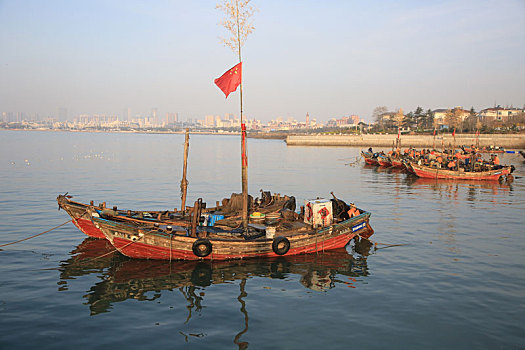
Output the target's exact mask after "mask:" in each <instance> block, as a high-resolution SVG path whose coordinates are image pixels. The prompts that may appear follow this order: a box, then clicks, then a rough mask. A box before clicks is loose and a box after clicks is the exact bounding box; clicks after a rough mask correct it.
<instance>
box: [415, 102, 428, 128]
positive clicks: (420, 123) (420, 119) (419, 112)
mask: <svg viewBox="0 0 525 350" xmlns="http://www.w3.org/2000/svg"><path fill="white" fill-rule="evenodd" d="M414 122H415V123H416V129H423V127H424V122H425V113H424V112H423V108H421V107H419V106H418V107H417V108H416V110H415V111H414Z"/></svg>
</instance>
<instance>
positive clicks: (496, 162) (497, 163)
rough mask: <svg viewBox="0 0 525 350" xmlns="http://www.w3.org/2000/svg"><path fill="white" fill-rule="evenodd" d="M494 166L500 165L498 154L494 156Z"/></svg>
mask: <svg viewBox="0 0 525 350" xmlns="http://www.w3.org/2000/svg"><path fill="white" fill-rule="evenodd" d="M494 165H499V157H498V155H497V154H495V155H494Z"/></svg>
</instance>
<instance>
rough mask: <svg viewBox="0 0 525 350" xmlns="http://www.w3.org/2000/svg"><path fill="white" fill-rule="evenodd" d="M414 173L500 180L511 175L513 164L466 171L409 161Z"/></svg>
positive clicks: (441, 177) (427, 176) (430, 175)
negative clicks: (484, 169)
mask: <svg viewBox="0 0 525 350" xmlns="http://www.w3.org/2000/svg"><path fill="white" fill-rule="evenodd" d="M407 164H409V165H410V167H411V169H412V170H413V171H414V173H415V174H416V175H417V176H419V177H423V178H430V179H458V180H476V181H481V180H499V179H500V178H501V177H504V176H506V175H509V174H510V173H511V172H512V171H513V168H512V166H504V167H501V168H499V169H493V170H486V171H464V169H463V168H460V169H459V170H449V169H444V168H434V167H430V166H426V165H418V164H416V163H414V162H407Z"/></svg>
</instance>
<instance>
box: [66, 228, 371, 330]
mask: <svg viewBox="0 0 525 350" xmlns="http://www.w3.org/2000/svg"><path fill="white" fill-rule="evenodd" d="M353 243H354V244H353V245H352V248H351V251H352V254H354V255H355V256H354V255H352V254H350V253H349V252H348V251H347V250H346V249H345V248H341V249H336V250H330V251H325V252H324V253H323V254H306V255H297V256H289V257H279V258H276V259H248V260H234V261H210V262H209V261H206V262H204V261H174V262H171V263H170V262H168V261H162V260H136V259H128V258H126V257H123V256H121V255H120V254H118V253H115V252H114V251H113V248H112V247H111V245H110V244H109V243H108V242H107V241H105V240H96V239H91V238H86V239H85V240H84V241H83V242H82V243H81V244H79V246H78V247H77V248H76V249H75V250H73V251H72V252H71V253H70V255H71V257H70V258H69V259H68V260H66V261H63V262H61V263H60V267H59V270H60V271H61V273H60V281H59V282H58V284H59V286H60V287H59V290H67V289H68V288H67V283H68V281H69V280H71V279H74V278H75V277H80V276H83V275H88V274H92V273H97V274H98V275H97V277H98V278H100V279H101V280H100V281H99V282H97V283H96V284H95V285H93V286H92V287H91V288H90V289H89V290H88V291H87V294H86V295H85V296H84V298H86V300H87V302H86V304H87V305H89V308H90V312H91V315H97V314H100V313H104V312H110V311H111V309H112V304H114V303H117V302H121V301H125V300H127V299H137V300H145V301H153V300H156V299H158V298H159V297H160V296H161V294H162V291H164V290H169V291H172V290H177V289H178V290H179V291H180V292H181V293H182V295H183V296H184V298H185V299H186V301H187V303H188V305H187V307H188V311H189V316H188V320H189V319H190V318H191V313H192V311H200V310H201V301H202V298H203V297H204V293H199V294H197V293H196V291H197V290H203V289H204V288H205V287H208V286H210V285H212V284H220V283H227V282H232V281H236V280H240V281H241V287H242V286H243V285H244V284H245V283H246V280H248V279H250V278H254V277H265V278H271V279H285V278H287V277H288V275H290V274H295V275H300V276H301V278H300V283H301V284H302V285H303V286H304V287H306V288H309V289H311V290H314V291H327V290H329V289H332V288H334V287H335V286H336V285H337V284H346V285H348V284H349V282H347V281H344V280H341V279H340V278H338V275H343V276H347V277H350V278H354V277H362V276H367V275H368V267H367V263H366V259H367V256H368V255H369V254H370V249H371V247H372V244H371V243H370V242H369V241H366V240H354V242H353ZM349 249H350V248H349ZM98 256H101V258H97V257H98ZM150 292H153V294H151V293H150ZM244 293H245V292H243V290H242V288H241V295H240V296H239V298H241V299H239V302H240V303H241V304H243V303H244V302H243V301H242V295H243V294H244ZM243 308H245V305H244V304H243V306H242V308H241V311H242V309H243ZM188 320H187V321H188Z"/></svg>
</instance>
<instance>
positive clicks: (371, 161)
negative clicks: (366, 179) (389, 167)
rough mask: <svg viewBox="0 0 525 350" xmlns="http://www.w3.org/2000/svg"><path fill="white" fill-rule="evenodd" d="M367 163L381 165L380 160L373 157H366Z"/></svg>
mask: <svg viewBox="0 0 525 350" xmlns="http://www.w3.org/2000/svg"><path fill="white" fill-rule="evenodd" d="M365 163H366V164H370V165H379V162H378V161H377V160H375V159H372V158H365Z"/></svg>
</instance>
